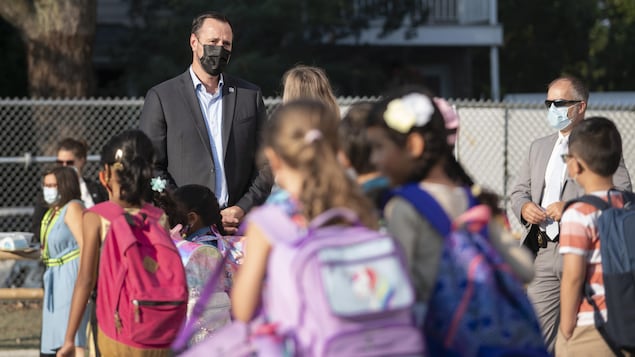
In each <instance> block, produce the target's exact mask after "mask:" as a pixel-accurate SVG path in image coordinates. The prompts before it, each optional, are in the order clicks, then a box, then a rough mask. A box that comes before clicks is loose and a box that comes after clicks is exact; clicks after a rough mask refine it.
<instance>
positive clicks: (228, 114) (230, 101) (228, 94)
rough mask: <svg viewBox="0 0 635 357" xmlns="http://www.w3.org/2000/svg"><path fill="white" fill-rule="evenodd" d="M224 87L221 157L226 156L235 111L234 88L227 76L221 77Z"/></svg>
mask: <svg viewBox="0 0 635 357" xmlns="http://www.w3.org/2000/svg"><path fill="white" fill-rule="evenodd" d="M223 76H224V78H223V80H224V81H225V85H224V86H223V155H227V144H228V143H229V134H230V133H231V130H232V125H233V122H234V111H235V109H236V86H235V85H234V83H233V81H232V80H231V78H229V76H225V75H223Z"/></svg>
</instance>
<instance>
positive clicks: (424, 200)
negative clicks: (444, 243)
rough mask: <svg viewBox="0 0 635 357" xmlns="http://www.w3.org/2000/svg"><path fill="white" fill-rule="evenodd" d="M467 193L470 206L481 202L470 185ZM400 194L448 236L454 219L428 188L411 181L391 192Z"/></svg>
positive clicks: (433, 225) (443, 235)
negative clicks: (424, 188)
mask: <svg viewBox="0 0 635 357" xmlns="http://www.w3.org/2000/svg"><path fill="white" fill-rule="evenodd" d="M464 190H465V195H466V197H467V200H468V208H471V207H474V206H476V205H478V204H479V202H478V200H477V199H476V197H474V195H473V194H472V191H471V190H470V188H469V187H464ZM394 196H398V197H401V198H403V199H405V200H406V201H408V202H410V204H411V205H412V206H414V208H415V209H416V210H417V212H419V214H420V215H421V216H423V217H424V218H425V219H426V221H428V223H430V224H431V225H432V227H433V228H434V229H435V230H436V231H437V232H439V234H441V236H442V237H446V236H447V235H448V234H450V232H451V231H452V220H451V219H450V217H448V215H447V214H446V213H445V210H444V209H443V207H441V205H440V204H439V202H437V200H436V199H435V198H434V197H432V195H430V194H429V193H428V192H427V191H426V190H423V189H421V188H420V187H419V184H418V183H411V184H407V185H404V186H401V187H399V188H396V189H394V190H392V191H391V192H390V196H389V197H394Z"/></svg>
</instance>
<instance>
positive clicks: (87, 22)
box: [0, 0, 97, 98]
mask: <svg viewBox="0 0 635 357" xmlns="http://www.w3.org/2000/svg"><path fill="white" fill-rule="evenodd" d="M96 12H97V3H96V0H9V1H0V16H3V17H4V18H5V19H7V21H9V22H10V23H11V24H13V26H15V27H16V28H18V29H19V30H20V32H21V34H22V37H23V38H24V41H25V43H26V48H27V64H28V77H29V92H30V95H31V97H53V98H57V97H87V96H90V95H91V94H92V92H93V68H92V47H93V39H94V36H95V27H96Z"/></svg>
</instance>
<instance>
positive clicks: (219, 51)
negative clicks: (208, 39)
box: [200, 45, 232, 76]
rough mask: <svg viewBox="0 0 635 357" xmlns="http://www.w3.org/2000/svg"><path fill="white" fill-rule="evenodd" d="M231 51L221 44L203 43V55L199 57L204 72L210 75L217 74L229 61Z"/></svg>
mask: <svg viewBox="0 0 635 357" xmlns="http://www.w3.org/2000/svg"><path fill="white" fill-rule="evenodd" d="M231 54H232V53H231V52H230V51H227V50H226V49H225V47H223V46H214V45H203V57H201V58H200V60H201V65H202V66H203V69H204V70H205V72H207V73H208V74H209V75H211V76H218V75H219V74H221V72H223V70H224V69H225V66H226V65H227V63H228V62H229V56H231Z"/></svg>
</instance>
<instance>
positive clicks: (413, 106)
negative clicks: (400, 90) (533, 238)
mask: <svg viewBox="0 0 635 357" xmlns="http://www.w3.org/2000/svg"><path fill="white" fill-rule="evenodd" d="M432 114H434V105H433V104H432V101H431V100H430V98H428V96H426V95H424V94H420V93H411V94H408V95H405V96H403V97H401V98H397V99H393V100H391V101H390V103H388V106H387V107H386V111H385V112H384V121H385V122H386V125H388V127H389V128H391V129H393V130H396V131H398V132H400V133H402V134H407V133H408V132H409V131H410V130H411V129H412V128H413V127H415V126H418V127H421V126H424V125H426V124H428V122H429V121H430V119H431V118H432Z"/></svg>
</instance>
